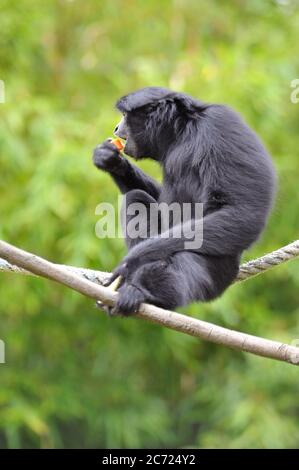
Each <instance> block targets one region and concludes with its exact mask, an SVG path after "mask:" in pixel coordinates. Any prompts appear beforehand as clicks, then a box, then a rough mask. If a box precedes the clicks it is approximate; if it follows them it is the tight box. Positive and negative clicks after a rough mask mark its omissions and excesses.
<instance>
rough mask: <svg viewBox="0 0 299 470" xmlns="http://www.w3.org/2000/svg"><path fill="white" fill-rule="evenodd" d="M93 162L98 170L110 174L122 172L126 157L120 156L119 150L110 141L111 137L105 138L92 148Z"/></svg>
mask: <svg viewBox="0 0 299 470" xmlns="http://www.w3.org/2000/svg"><path fill="white" fill-rule="evenodd" d="M93 163H94V164H95V166H96V167H97V168H99V169H100V170H104V171H107V172H108V173H112V174H122V173H123V171H124V168H125V166H126V159H125V158H124V157H121V156H120V151H119V150H118V148H117V147H116V146H115V145H114V144H112V143H111V139H107V140H105V141H104V142H103V143H102V144H101V145H98V146H97V147H96V148H95V149H94V151H93Z"/></svg>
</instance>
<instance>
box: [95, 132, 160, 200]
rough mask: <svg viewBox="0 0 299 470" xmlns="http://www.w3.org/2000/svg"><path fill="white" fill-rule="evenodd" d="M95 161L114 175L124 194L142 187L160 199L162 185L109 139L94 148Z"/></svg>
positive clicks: (101, 168)
mask: <svg viewBox="0 0 299 470" xmlns="http://www.w3.org/2000/svg"><path fill="white" fill-rule="evenodd" d="M93 162H94V164H95V166H96V167H97V168H99V169H100V170H104V171H106V172H107V173H109V174H110V175H111V176H112V178H113V180H114V181H115V183H116V184H117V186H118V187H119V189H120V191H121V192H122V193H123V194H125V193H127V192H128V191H130V190H131V189H142V190H143V191H146V192H147V193H148V194H150V195H151V196H152V197H153V198H155V199H158V197H159V194H160V191H161V187H160V185H159V184H158V183H157V182H156V181H155V180H154V179H153V178H151V177H150V176H148V175H146V174H145V173H143V171H142V170H140V169H139V168H137V167H136V166H135V165H132V164H131V163H130V162H129V161H128V160H127V159H126V158H124V157H122V156H121V155H120V153H119V150H118V149H117V148H116V147H115V145H113V144H112V143H111V141H110V140H109V139H108V140H106V141H105V142H103V143H102V144H101V145H98V146H97V147H96V148H95V149H94V152H93Z"/></svg>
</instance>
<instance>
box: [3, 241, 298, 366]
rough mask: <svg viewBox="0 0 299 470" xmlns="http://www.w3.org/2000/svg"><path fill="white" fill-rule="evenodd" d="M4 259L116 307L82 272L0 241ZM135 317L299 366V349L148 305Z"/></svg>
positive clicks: (110, 294)
mask: <svg viewBox="0 0 299 470" xmlns="http://www.w3.org/2000/svg"><path fill="white" fill-rule="evenodd" d="M0 256H1V257H2V258H4V259H5V260H6V261H7V262H9V263H11V264H15V265H17V266H18V267H20V268H22V269H25V270H27V271H30V272H32V273H34V274H36V275H38V276H42V277H45V278H47V279H52V280H53V281H56V282H58V283H60V284H64V285H65V286H67V287H70V288H71V289H74V290H76V291H78V292H80V293H81V294H83V295H86V296H87V297H91V298H93V299H96V300H100V301H101V302H103V303H104V304H106V305H113V304H114V302H115V300H116V298H117V295H118V294H117V292H114V291H112V290H111V289H109V288H106V287H103V286H101V285H99V284H97V283H95V282H92V281H90V280H88V279H85V278H84V277H82V274H80V272H78V273H77V272H74V270H71V269H69V268H68V267H66V266H61V265H56V264H54V263H51V262H49V261H47V260H45V259H43V258H40V257H39V256H36V255H34V254H32V253H28V252H26V251H23V250H21V249H19V248H16V247H14V246H13V245H10V244H8V243H6V242H4V241H0ZM135 316H136V317H138V318H143V319H145V320H149V321H150V322H153V323H158V324H160V325H163V326H166V327H168V328H171V329H173V330H176V331H180V332H182V333H186V334H188V335H190V336H195V337H198V338H201V339H205V340H207V341H211V342H213V343H217V344H221V345H223V346H228V347H230V348H233V349H237V350H240V351H245V352H250V353H252V354H255V355H258V356H264V357H268V358H272V359H277V360H280V361H285V362H289V363H291V364H295V365H298V364H299V348H297V347H295V346H290V345H288V344H283V343H279V342H277V341H271V340H268V339H264V338H259V337H256V336H252V335H248V334H245V333H241V332H238V331H234V330H229V329H227V328H223V327H220V326H217V325H213V324H211V323H208V322H205V321H202V320H197V319H195V318H192V317H188V316H186V315H182V314H180V313H176V312H171V311H169V310H163V309H161V308H158V307H155V306H153V305H148V304H142V305H141V307H140V310H139V312H138V313H137V314H136V315H135Z"/></svg>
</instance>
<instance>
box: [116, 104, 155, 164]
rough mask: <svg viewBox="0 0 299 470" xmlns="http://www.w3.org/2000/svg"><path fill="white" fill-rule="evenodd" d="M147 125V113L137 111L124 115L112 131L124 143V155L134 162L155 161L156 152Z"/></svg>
mask: <svg viewBox="0 0 299 470" xmlns="http://www.w3.org/2000/svg"><path fill="white" fill-rule="evenodd" d="M147 124H148V113H147V112H146V111H145V110H140V109H139V110H134V111H131V112H126V113H124V114H123V117H122V119H121V120H120V122H119V123H118V124H117V126H116V127H115V129H114V134H115V135H116V136H117V137H120V138H121V139H124V140H125V141H126V143H125V147H124V153H125V154H126V155H128V156H130V157H133V158H135V160H139V159H142V158H154V159H155V154H156V150H155V148H154V147H155V146H154V145H153V138H152V135H151V134H150V132H149V131H148V125H147Z"/></svg>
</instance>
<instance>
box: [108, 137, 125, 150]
mask: <svg viewBox="0 0 299 470" xmlns="http://www.w3.org/2000/svg"><path fill="white" fill-rule="evenodd" d="M111 144H113V145H115V147H116V148H118V150H119V151H121V150H122V149H123V148H124V144H123V143H122V141H121V140H119V139H113V140H112V141H111Z"/></svg>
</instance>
